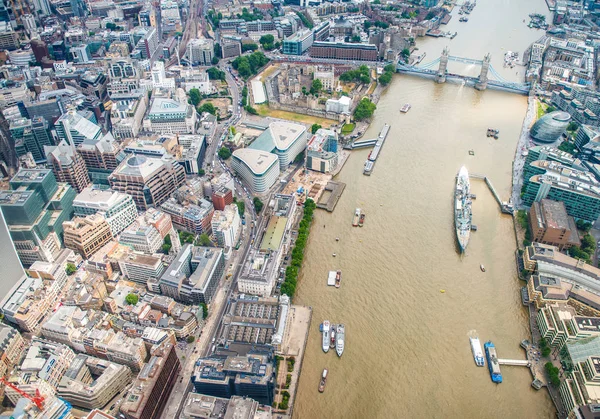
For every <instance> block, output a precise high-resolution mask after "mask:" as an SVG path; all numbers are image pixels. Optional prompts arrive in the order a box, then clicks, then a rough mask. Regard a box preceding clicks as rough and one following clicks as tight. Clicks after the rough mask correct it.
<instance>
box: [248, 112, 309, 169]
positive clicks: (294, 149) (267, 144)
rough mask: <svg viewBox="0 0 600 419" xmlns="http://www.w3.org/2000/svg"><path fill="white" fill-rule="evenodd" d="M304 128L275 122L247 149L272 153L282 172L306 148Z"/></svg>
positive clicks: (285, 122) (291, 123)
mask: <svg viewBox="0 0 600 419" xmlns="http://www.w3.org/2000/svg"><path fill="white" fill-rule="evenodd" d="M306 135H307V134H306V127H305V126H304V125H300V124H295V123H293V122H287V121H275V122H271V123H270V124H269V127H268V128H267V129H266V130H265V131H264V132H263V133H262V134H261V135H259V136H258V137H257V138H256V140H254V141H253V142H252V144H250V146H249V147H248V148H249V149H253V150H260V151H265V152H270V153H274V154H275V155H277V158H278V159H279V169H280V171H284V170H286V169H287V168H288V166H289V165H290V164H291V163H292V162H293V161H294V159H295V158H296V156H297V155H298V154H300V153H301V152H302V151H303V150H304V149H305V148H306Z"/></svg>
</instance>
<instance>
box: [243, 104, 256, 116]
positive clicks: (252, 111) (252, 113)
mask: <svg viewBox="0 0 600 419" xmlns="http://www.w3.org/2000/svg"><path fill="white" fill-rule="evenodd" d="M245 109H246V112H248V113H249V114H251V115H258V111H257V110H256V109H254V108H253V107H252V106H250V105H248V106H246V108H245Z"/></svg>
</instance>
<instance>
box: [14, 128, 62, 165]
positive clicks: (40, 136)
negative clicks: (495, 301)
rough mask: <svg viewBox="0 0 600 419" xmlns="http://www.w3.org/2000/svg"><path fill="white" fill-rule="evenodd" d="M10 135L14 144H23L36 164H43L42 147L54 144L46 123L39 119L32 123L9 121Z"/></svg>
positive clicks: (44, 157)
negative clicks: (20, 142)
mask: <svg viewBox="0 0 600 419" xmlns="http://www.w3.org/2000/svg"><path fill="white" fill-rule="evenodd" d="M10 134H11V136H12V137H13V139H14V140H15V142H19V141H22V142H23V145H24V146H25V149H26V150H27V152H29V153H31V155H32V156H33V159H34V160H35V161H36V162H45V161H46V154H45V152H44V146H52V145H53V144H54V143H53V141H52V139H51V137H50V134H49V132H48V123H47V122H46V121H45V120H44V119H41V118H35V119H34V120H33V121H32V120H30V119H27V118H19V119H16V120H13V121H11V123H10Z"/></svg>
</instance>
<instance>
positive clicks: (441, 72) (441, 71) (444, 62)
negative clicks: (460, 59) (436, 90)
mask: <svg viewBox="0 0 600 419" xmlns="http://www.w3.org/2000/svg"><path fill="white" fill-rule="evenodd" d="M449 54H450V51H448V47H445V48H444V50H443V51H442V56H441V57H440V67H439V68H438V72H437V76H436V77H435V81H436V82H437V83H446V67H448V55H449Z"/></svg>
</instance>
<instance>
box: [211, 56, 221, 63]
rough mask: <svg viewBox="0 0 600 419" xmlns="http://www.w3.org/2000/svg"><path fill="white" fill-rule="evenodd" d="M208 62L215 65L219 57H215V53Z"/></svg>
mask: <svg viewBox="0 0 600 419" xmlns="http://www.w3.org/2000/svg"><path fill="white" fill-rule="evenodd" d="M210 63H211V64H212V65H217V64H219V57H217V56H216V55H215V56H214V57H212V60H210Z"/></svg>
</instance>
